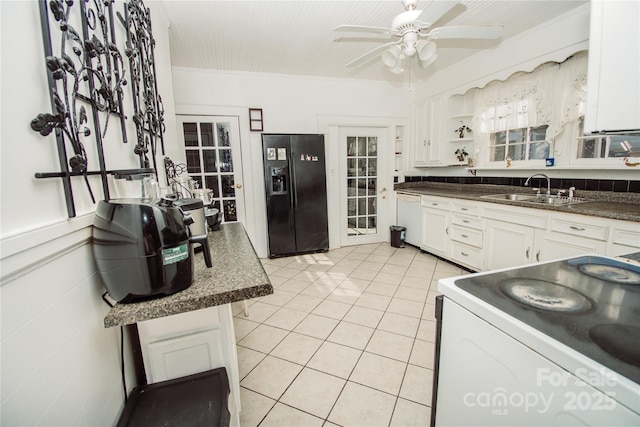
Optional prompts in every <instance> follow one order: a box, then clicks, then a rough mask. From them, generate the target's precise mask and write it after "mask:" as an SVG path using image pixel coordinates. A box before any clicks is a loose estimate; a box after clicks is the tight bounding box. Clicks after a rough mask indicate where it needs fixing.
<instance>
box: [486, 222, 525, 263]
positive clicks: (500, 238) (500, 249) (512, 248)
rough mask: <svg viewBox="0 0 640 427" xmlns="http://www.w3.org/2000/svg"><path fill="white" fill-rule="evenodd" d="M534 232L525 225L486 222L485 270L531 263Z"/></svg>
mask: <svg viewBox="0 0 640 427" xmlns="http://www.w3.org/2000/svg"><path fill="white" fill-rule="evenodd" d="M535 232H536V230H535V229H534V228H531V227H529V226H526V225H520V224H512V223H509V222H499V221H494V220H488V221H487V232H486V236H487V240H486V244H485V248H486V262H485V270H497V269H500V268H507V267H514V266H516V265H522V264H529V263H530V262H532V255H533V250H534V248H533V243H534V237H535Z"/></svg>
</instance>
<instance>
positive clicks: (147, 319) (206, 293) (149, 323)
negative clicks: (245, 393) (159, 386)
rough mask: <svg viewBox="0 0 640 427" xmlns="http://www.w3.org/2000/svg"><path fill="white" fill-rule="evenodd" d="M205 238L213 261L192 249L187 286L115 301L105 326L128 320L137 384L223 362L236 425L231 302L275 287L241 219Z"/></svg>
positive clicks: (237, 381)
mask: <svg viewBox="0 0 640 427" xmlns="http://www.w3.org/2000/svg"><path fill="white" fill-rule="evenodd" d="M208 240H209V248H210V251H211V259H212V261H213V265H212V267H211V268H207V267H206V265H205V262H204V257H203V256H202V254H195V255H194V256H195V260H194V275H193V283H192V284H191V286H190V287H188V288H187V289H185V290H183V291H181V292H178V293H175V294H173V295H169V296H166V297H162V298H156V299H151V300H148V301H141V302H136V303H130V304H116V305H115V306H114V307H113V308H112V309H111V310H110V311H109V313H108V314H107V316H106V317H105V319H104V326H105V327H107V328H108V327H113V326H127V325H128V328H129V332H130V335H132V336H134V339H133V340H132V344H133V349H132V350H133V353H134V358H135V357H136V352H137V351H139V352H141V356H142V357H141V359H142V360H141V362H142V363H141V364H142V365H143V366H144V368H143V369H140V370H141V371H144V374H142V373H141V372H139V373H138V383H145V382H149V383H156V382H160V381H165V380H169V379H173V378H179V377H183V376H186V375H189V374H194V373H197V372H204V371H207V370H211V369H215V368H219V367H225V368H226V369H227V374H228V377H229V386H230V389H231V396H230V405H229V409H230V411H231V425H237V424H238V423H239V412H240V379H239V373H238V358H237V353H236V345H235V333H234V328H233V314H232V311H231V303H233V302H238V301H244V300H247V299H251V298H256V297H260V296H265V295H269V294H272V293H273V287H272V285H271V283H270V281H269V278H268V276H267V274H266V273H265V271H264V268H263V267H262V263H261V262H260V260H259V259H258V256H257V255H256V253H255V250H254V248H253V246H252V245H251V241H250V240H249V238H248V236H247V234H246V232H245V230H244V227H243V226H242V224H240V223H228V224H223V225H221V226H220V230H218V231H213V232H210V233H209V235H208ZM135 337H137V339H135ZM136 344H139V346H138V348H136ZM138 354H140V353H138ZM145 375H146V378H145Z"/></svg>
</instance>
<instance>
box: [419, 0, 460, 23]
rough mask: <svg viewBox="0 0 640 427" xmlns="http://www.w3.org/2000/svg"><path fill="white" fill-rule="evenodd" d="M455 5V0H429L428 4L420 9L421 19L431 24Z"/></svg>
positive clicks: (456, 3)
mask: <svg viewBox="0 0 640 427" xmlns="http://www.w3.org/2000/svg"><path fill="white" fill-rule="evenodd" d="M457 5H458V2H457V1H444V0H442V1H439V0H431V1H430V2H429V4H428V5H427V6H426V7H425V8H424V9H422V14H421V15H420V16H421V18H422V20H423V21H425V22H426V23H428V24H429V25H431V24H433V23H434V22H436V21H437V20H438V19H440V18H442V17H443V16H444V15H445V14H446V13H447V12H449V11H450V10H451V9H453V8H454V7H456V6H457Z"/></svg>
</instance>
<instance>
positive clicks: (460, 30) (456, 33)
mask: <svg viewBox="0 0 640 427" xmlns="http://www.w3.org/2000/svg"><path fill="white" fill-rule="evenodd" d="M503 30H504V29H503V28H502V27H482V26H465V27H439V28H434V29H433V30H431V31H430V32H429V33H428V35H429V36H430V37H431V38H432V39H434V40H437V39H487V40H489V39H497V38H500V37H501V36H502V32H503Z"/></svg>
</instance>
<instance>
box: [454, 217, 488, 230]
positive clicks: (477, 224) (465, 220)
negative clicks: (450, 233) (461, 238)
mask: <svg viewBox="0 0 640 427" xmlns="http://www.w3.org/2000/svg"><path fill="white" fill-rule="evenodd" d="M451 223H452V224H457V225H462V226H463V227H469V228H475V229H477V230H482V228H483V224H482V218H473V217H470V216H466V215H456V214H454V215H452V217H451Z"/></svg>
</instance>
